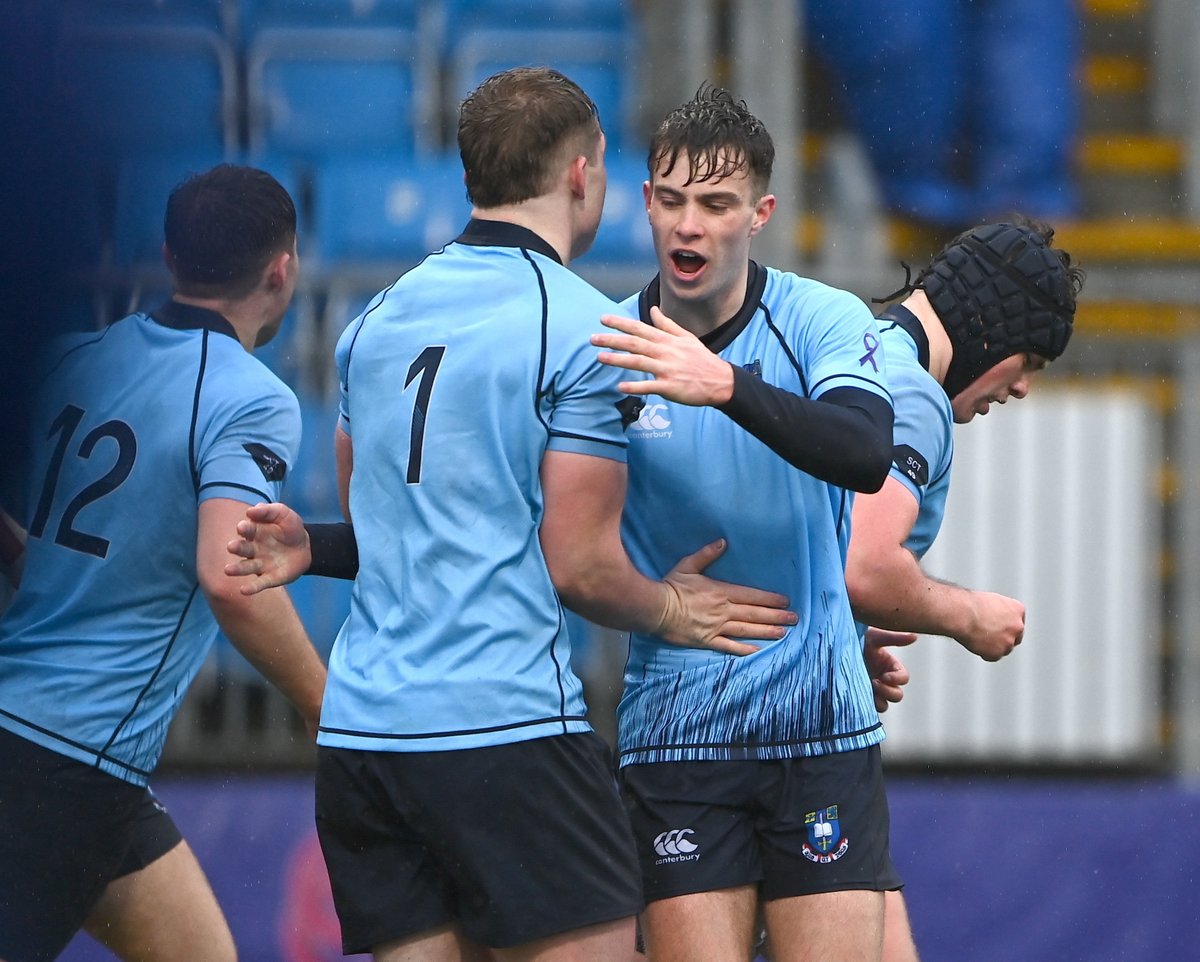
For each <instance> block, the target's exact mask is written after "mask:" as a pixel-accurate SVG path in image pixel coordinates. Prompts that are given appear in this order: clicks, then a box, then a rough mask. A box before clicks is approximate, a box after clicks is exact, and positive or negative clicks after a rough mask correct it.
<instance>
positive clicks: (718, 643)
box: [705, 635, 758, 656]
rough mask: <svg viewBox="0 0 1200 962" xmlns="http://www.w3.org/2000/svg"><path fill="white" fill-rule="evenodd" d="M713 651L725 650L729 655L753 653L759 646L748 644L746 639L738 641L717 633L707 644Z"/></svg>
mask: <svg viewBox="0 0 1200 962" xmlns="http://www.w3.org/2000/svg"><path fill="white" fill-rule="evenodd" d="M705 647H706V648H708V649H709V650H711V651H720V652H724V653H725V654H727V655H738V656H742V655H753V654H754V653H755V652H756V651H758V648H757V646H755V645H748V644H746V643H745V642H744V641H737V640H735V639H733V638H726V637H725V636H724V635H717V637H715V638H713V639H712V641H710V642H709V643H708V644H707V645H705Z"/></svg>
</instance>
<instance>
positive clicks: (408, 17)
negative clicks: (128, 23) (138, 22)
mask: <svg viewBox="0 0 1200 962" xmlns="http://www.w3.org/2000/svg"><path fill="white" fill-rule="evenodd" d="M142 2H145V0H142ZM191 2H199V0H191ZM432 6H436V4H433V5H431V4H429V3H428V2H427V0H237V7H238V20H239V22H240V23H241V32H242V36H243V37H244V38H246V39H247V40H249V39H251V38H253V36H254V34H255V33H257V32H258V31H259V30H264V29H271V28H274V27H320V28H326V27H384V28H390V29H396V28H399V29H402V30H410V31H415V30H417V29H418V28H419V26H420V23H421V20H422V17H423V16H424V15H426V14H427V12H428V11H429V10H430V9H431V7H432Z"/></svg>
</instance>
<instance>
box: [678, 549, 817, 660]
mask: <svg viewBox="0 0 1200 962" xmlns="http://www.w3.org/2000/svg"><path fill="white" fill-rule="evenodd" d="M725 547H726V543H725V539H724V538H722V539H720V540H718V541H714V542H712V543H711V544H707V545H705V546H704V547H703V548H701V549H700V550H699V551H696V552H694V553H693V554H690V555H688V556H687V557H686V558H682V559H681V560H680V561H679V563H678V564H676V565H675V567H674V568H672V569H671V570H670V571H668V572H667V575H666V577H665V578H663V581H664V583H665V584H666V585H667V587H669V588H670V589H671V592H670V595H669V598H670V601H669V602H668V605H667V609H666V611H664V612H663V617H662V621H661V622H660V623H659V630H658V632H657V634H658V636H659V637H660V638H662V639H663V640H664V641H666V642H668V643H670V644H672V645H679V646H680V647H682V648H706V649H709V650H710V651H722V652H725V653H726V654H730V655H750V654H753V653H754V652H756V651H758V646H757V645H751V644H747V643H746V642H744V641H738V640H737V639H739V638H749V639H757V640H766V641H778V640H779V639H780V638H782V637H783V636H784V635H785V634H786V633H787V629H788V628H789V627H791V626H792V625H794V624H796V622H797V620H798V619H797V618H796V615H795V613H794V612H791V611H788V610H787V604H788V599H787V598H786V597H785V596H783V595H781V594H777V593H776V592H774V591H763V590H762V589H760V588H748V587H746V586H745V585H735V584H730V583H729V582H726V581H717V580H716V579H713V578H709V577H708V576H707V575H704V574H702V573H701V572H703V571H704V569H705V568H707V567H708V566H709V565H710V564H712V563H713V562H714V561H716V560H717V558H719V557H721V555H722V554H724V552H725Z"/></svg>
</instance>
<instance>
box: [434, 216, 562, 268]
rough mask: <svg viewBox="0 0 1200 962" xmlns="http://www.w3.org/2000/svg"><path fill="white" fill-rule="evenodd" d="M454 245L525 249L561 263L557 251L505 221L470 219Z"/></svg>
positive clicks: (516, 225)
mask: <svg viewBox="0 0 1200 962" xmlns="http://www.w3.org/2000/svg"><path fill="white" fill-rule="evenodd" d="M455 243H458V244H470V245H471V246H472V247H526V248H528V249H529V250H531V251H537V252H538V253H539V254H545V255H546V256H547V257H549V258H551V259H552V260H554V261H556V262H557V263H559V264H561V263H562V258H561V257H559V256H558V251H556V250H555V249H554V248H553V247H551V246H550V245H549V244H547V243H546V242H545V241H544V240H542V238H540V237H539V236H538V235H537V234H535V233H534V232H533V231H531V230H530V229H529V228H528V227H522V226H521V225H520V224H513V223H510V222H509V221H505V220H482V219H480V218H478V217H472V218H471V219H470V220H469V221H468V222H467V227H466V229H465V230H464V231H463V232H462V233H461V234H459V235H458V238H457V239H456V241H455Z"/></svg>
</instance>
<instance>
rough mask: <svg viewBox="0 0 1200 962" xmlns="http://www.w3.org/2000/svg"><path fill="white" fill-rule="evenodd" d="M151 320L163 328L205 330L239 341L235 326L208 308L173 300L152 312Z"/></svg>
mask: <svg viewBox="0 0 1200 962" xmlns="http://www.w3.org/2000/svg"><path fill="white" fill-rule="evenodd" d="M150 318H151V320H154V321H156V322H158V323H159V324H161V325H162V326H163V327H170V328H174V329H175V330H177V331H191V330H196V329H198V328H203V329H204V330H208V331H215V332H216V333H218V334H226V335H228V336H229V337H232V338H233V339H234V340H235V341H236V340H238V336H237V331H235V330H234V329H233V325H232V324H230V323H229V322H228V321H227V320H225V318H224V317H222V316H221V315H220V314H218V313H217V312H216V311H210V310H209V309H208V308H207V307H197V306H196V305H195V304H181V303H179V301H175V300H171V301H167V303H165V304H164V305H162V307H159V308H156V309H155V310H153V311H151V312H150Z"/></svg>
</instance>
